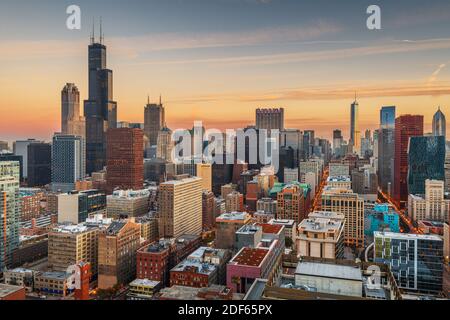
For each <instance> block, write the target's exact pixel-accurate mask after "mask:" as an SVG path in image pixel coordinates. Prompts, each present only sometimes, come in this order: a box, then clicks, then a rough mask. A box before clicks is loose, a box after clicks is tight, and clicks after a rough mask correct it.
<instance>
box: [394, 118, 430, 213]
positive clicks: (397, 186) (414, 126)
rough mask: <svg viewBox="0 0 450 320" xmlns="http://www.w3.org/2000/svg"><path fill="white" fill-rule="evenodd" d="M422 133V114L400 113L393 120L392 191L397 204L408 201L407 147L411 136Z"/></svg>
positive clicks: (403, 203) (402, 204)
mask: <svg viewBox="0 0 450 320" xmlns="http://www.w3.org/2000/svg"><path fill="white" fill-rule="evenodd" d="M422 135H423V116H421V115H402V116H400V117H398V118H397V119H396V120H395V160H394V192H393V198H394V201H395V202H396V203H397V205H400V206H404V205H405V203H406V201H408V181H407V180H408V147H409V140H410V138H411V137H416V136H422Z"/></svg>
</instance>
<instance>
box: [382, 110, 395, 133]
mask: <svg viewBox="0 0 450 320" xmlns="http://www.w3.org/2000/svg"><path fill="white" fill-rule="evenodd" d="M380 128H381V129H394V128H395V106H390V107H382V108H381V110H380Z"/></svg>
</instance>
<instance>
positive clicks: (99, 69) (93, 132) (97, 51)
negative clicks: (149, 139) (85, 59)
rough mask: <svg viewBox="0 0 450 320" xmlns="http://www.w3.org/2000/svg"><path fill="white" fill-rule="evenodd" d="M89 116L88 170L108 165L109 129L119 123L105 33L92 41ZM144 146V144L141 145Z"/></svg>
mask: <svg viewBox="0 0 450 320" xmlns="http://www.w3.org/2000/svg"><path fill="white" fill-rule="evenodd" d="M84 116H85V117H86V171H87V173H89V174H91V173H92V172H96V171H100V170H102V169H103V167H104V166H105V165H106V133H107V131H108V129H112V128H116V127H117V103H116V102H115V101H113V72H112V70H109V69H106V46H105V45H104V44H103V35H100V41H99V42H96V41H95V35H94V34H92V38H91V44H90V45H89V98H88V100H85V101H84ZM141 148H142V146H141Z"/></svg>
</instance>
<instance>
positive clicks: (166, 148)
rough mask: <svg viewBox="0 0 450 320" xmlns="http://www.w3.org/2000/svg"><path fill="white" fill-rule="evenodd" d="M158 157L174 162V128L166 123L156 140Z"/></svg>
mask: <svg viewBox="0 0 450 320" xmlns="http://www.w3.org/2000/svg"><path fill="white" fill-rule="evenodd" d="M156 141H157V142H156V157H157V158H159V159H164V160H166V161H169V162H172V150H173V147H174V143H173V142H172V130H170V129H169V128H167V126H165V125H164V127H163V128H161V130H159V132H158V139H157V140H156Z"/></svg>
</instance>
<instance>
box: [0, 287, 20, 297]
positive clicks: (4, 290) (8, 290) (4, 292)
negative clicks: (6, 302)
mask: <svg viewBox="0 0 450 320" xmlns="http://www.w3.org/2000/svg"><path fill="white" fill-rule="evenodd" d="M22 289H23V287H20V286H11V285H9V284H3V283H0V299H1V298H5V297H7V296H9V295H10V294H13V293H14V292H17V291H19V290H22Z"/></svg>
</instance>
